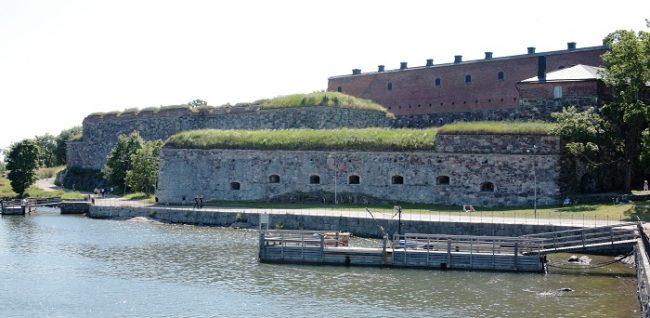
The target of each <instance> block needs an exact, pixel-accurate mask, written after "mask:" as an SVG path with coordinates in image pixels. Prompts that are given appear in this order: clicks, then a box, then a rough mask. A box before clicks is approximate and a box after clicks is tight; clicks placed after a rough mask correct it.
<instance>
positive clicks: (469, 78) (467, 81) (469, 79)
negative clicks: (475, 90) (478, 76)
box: [465, 74, 472, 83]
mask: <svg viewBox="0 0 650 318" xmlns="http://www.w3.org/2000/svg"><path fill="white" fill-rule="evenodd" d="M471 82H472V75H469V74H467V75H465V83H471Z"/></svg>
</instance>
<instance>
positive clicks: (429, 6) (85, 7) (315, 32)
mask: <svg viewBox="0 0 650 318" xmlns="http://www.w3.org/2000/svg"><path fill="white" fill-rule="evenodd" d="M646 18H650V1H647V0H644V1H639V0H619V1H616V2H612V1H607V2H605V1H595V0H592V1H583V0H578V1H566V0H562V1H556V0H545V1H534V2H533V1H521V0H519V1H499V0H494V1H462V0H456V1H409V0H402V1H385V0H373V1H361V0H309V1H305V0H302V1H285V0H274V1H268V0H266V1H265V0H260V1H253V0H237V1H207V0H206V1H195V0H183V1H181V0H178V1H165V0H126V1H123V0H106V1H94V0H57V1H52V0H0V148H6V147H7V146H9V145H10V144H11V143H13V142H17V141H20V140H22V139H25V138H33V137H34V136H35V135H42V134H45V133H50V134H54V135H56V134H58V133H59V132H60V131H61V130H63V129H66V128H70V127H73V126H77V125H81V123H82V121H83V118H84V117H86V116H87V115H88V114H90V113H93V112H108V111H115V110H124V109H126V108H133V107H137V108H144V107H149V106H160V105H177V104H184V103H187V102H189V101H191V100H193V99H197V98H200V99H203V100H206V101H207V102H208V103H209V104H210V105H215V106H216V105H222V104H225V103H231V104H235V103H238V102H251V101H255V100H258V99H261V98H271V97H275V96H280V95H287V94H293V93H309V92H313V91H318V90H324V89H326V88H327V78H328V77H330V76H334V75H342V74H349V73H351V71H352V69H353V68H360V69H362V70H363V71H375V70H376V68H377V65H379V64H384V65H386V68H387V69H395V68H398V67H399V63H400V62H408V63H409V66H420V65H424V64H425V63H426V59H428V58H433V59H434V60H435V62H436V63H444V62H451V61H453V56H454V55H458V54H460V55H463V60H470V59H480V58H482V57H483V54H484V53H483V52H485V51H492V52H494V56H495V57H499V56H507V55H514V54H523V53H525V52H526V48H527V47H529V46H534V47H536V48H537V51H538V52H541V51H550V50H560V49H564V48H566V43H567V42H577V45H578V47H585V46H595V45H600V44H602V39H603V38H604V37H605V36H606V35H607V34H608V33H610V32H612V31H615V30H618V29H628V30H629V29H632V30H636V31H639V30H648V29H647V27H646V24H645V19H646Z"/></svg>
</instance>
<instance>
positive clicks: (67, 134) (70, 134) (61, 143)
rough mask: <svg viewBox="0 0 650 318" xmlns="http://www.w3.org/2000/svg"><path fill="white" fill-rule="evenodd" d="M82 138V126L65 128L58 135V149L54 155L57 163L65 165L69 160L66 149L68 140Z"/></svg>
mask: <svg viewBox="0 0 650 318" xmlns="http://www.w3.org/2000/svg"><path fill="white" fill-rule="evenodd" d="M79 138H81V126H76V127H72V128H69V129H65V130H63V131H61V132H60V133H59V135H58V136H56V149H55V150H54V157H55V158H56V163H57V165H64V164H66V162H67V158H66V149H67V142H68V141H71V140H75V139H79Z"/></svg>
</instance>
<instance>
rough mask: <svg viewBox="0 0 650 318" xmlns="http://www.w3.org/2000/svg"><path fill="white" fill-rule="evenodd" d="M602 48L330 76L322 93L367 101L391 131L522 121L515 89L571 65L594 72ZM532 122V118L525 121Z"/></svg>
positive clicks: (571, 45)
mask: <svg viewBox="0 0 650 318" xmlns="http://www.w3.org/2000/svg"><path fill="white" fill-rule="evenodd" d="M605 51H606V47H604V46H595V47H585V48H577V47H576V44H575V43H574V42H570V43H568V44H567V49H565V50H559V51H550V52H539V53H538V52H535V48H532V47H531V48H528V52H527V54H522V55H515V56H507V57H493V54H492V52H486V53H485V58H484V59H481V60H471V61H463V60H462V56H456V57H455V61H454V62H453V63H445V64H435V63H433V60H427V63H426V65H425V66H417V67H408V65H407V64H406V63H405V62H402V63H401V65H400V68H399V69H395V70H385V67H384V66H383V65H380V66H379V67H378V70H377V71H376V72H368V73H363V72H361V70H359V69H355V70H353V74H351V75H342V76H333V77H330V78H329V80H328V88H327V89H328V91H340V92H343V93H345V94H349V95H353V96H356V97H361V98H366V99H370V100H373V101H375V102H377V103H379V104H381V105H383V106H385V107H386V108H387V109H388V110H389V111H391V112H393V113H394V114H395V115H396V116H397V118H398V120H397V121H396V126H411V127H418V126H431V125H440V124H444V123H447V122H451V121H455V120H502V119H528V118H527V117H529V115H530V114H518V112H519V106H520V97H521V96H520V92H519V91H518V90H517V83H519V82H521V81H523V80H525V79H528V78H530V77H533V76H535V75H542V74H546V73H548V72H552V71H556V70H561V69H564V68H569V67H572V66H574V65H577V64H584V65H591V66H600V65H601V64H602V59H601V55H602V54H603V53H605ZM531 119H534V118H531Z"/></svg>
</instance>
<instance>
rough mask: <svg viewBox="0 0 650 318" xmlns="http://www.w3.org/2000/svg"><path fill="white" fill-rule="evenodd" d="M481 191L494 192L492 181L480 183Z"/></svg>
mask: <svg viewBox="0 0 650 318" xmlns="http://www.w3.org/2000/svg"><path fill="white" fill-rule="evenodd" d="M481 192H494V183H492V182H483V183H481Z"/></svg>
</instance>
